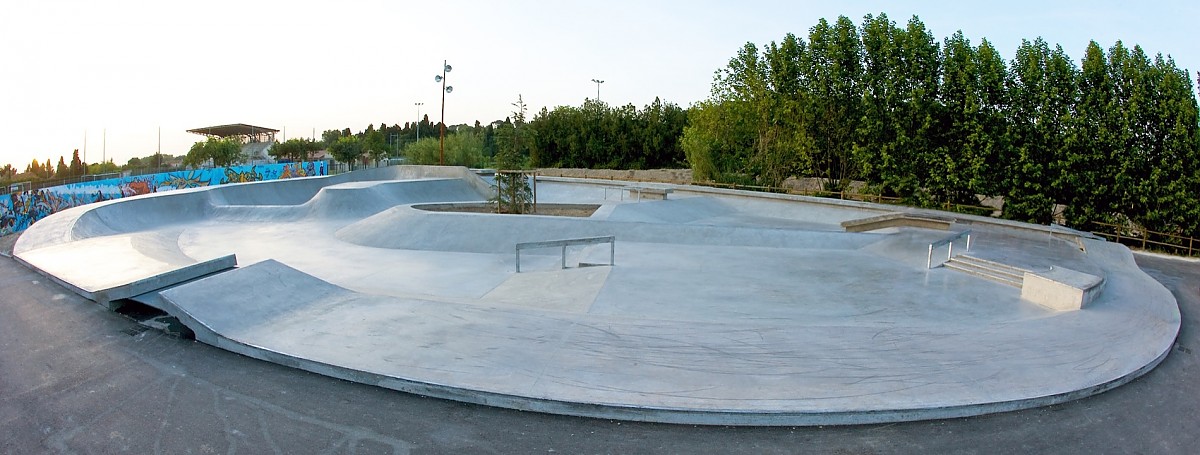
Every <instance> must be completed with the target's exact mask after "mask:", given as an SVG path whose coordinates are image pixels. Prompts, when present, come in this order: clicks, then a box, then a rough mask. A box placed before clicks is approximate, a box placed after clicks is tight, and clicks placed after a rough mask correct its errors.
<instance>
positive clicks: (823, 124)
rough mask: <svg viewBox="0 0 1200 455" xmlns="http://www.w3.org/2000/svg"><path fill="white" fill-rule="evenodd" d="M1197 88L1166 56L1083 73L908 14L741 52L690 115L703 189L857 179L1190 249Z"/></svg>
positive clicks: (1196, 193)
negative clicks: (989, 200)
mask: <svg viewBox="0 0 1200 455" xmlns="http://www.w3.org/2000/svg"><path fill="white" fill-rule="evenodd" d="M1198 127H1200V114H1198V109H1197V102H1196V97H1195V92H1194V91H1193V81H1192V80H1191V79H1190V77H1189V74H1188V73H1187V72H1186V71H1184V70H1181V69H1179V68H1178V67H1176V65H1175V62H1174V61H1173V60H1172V59H1171V58H1169V57H1164V56H1162V55H1161V54H1159V55H1155V56H1154V57H1150V56H1148V55H1147V54H1146V52H1145V51H1144V50H1143V49H1142V48H1141V47H1139V46H1134V47H1133V48H1132V49H1130V48H1128V47H1126V46H1125V45H1124V44H1123V43H1122V42H1120V41H1118V42H1116V43H1115V44H1113V45H1112V46H1110V47H1109V48H1108V49H1107V50H1105V49H1103V48H1101V46H1100V45H1099V44H1098V43H1096V42H1094V41H1093V42H1091V43H1090V44H1089V45H1088V47H1087V50H1086V52H1085V56H1084V58H1083V59H1082V63H1081V64H1080V65H1077V64H1076V63H1075V61H1074V60H1072V59H1071V58H1070V57H1068V56H1067V54H1066V53H1065V52H1064V51H1063V49H1062V47H1061V46H1054V47H1053V48H1052V47H1050V46H1049V45H1048V44H1047V43H1046V42H1045V41H1044V40H1042V39H1040V38H1039V39H1036V40H1033V41H1028V40H1024V41H1022V43H1021V45H1020V46H1019V47H1018V48H1017V50H1016V55H1015V56H1014V58H1013V59H1012V60H1011V61H1009V62H1006V61H1005V60H1004V58H1003V57H1002V56H1001V55H1000V54H999V52H997V51H996V49H995V48H994V47H993V46H992V45H991V43H989V42H988V41H987V40H986V39H983V40H980V42H979V44H978V45H973V44H972V43H971V41H970V40H969V39H967V38H966V37H964V36H963V34H962V32H957V33H955V34H953V35H952V36H950V37H948V38H945V39H943V40H941V41H938V40H936V39H934V37H933V35H932V34H931V33H930V32H929V31H928V30H927V29H926V28H925V26H924V24H923V23H921V21H920V20H919V19H918V18H917V17H915V16H914V17H913V18H911V19H910V20H909V21H908V22H907V24H905V25H904V26H899V25H897V24H896V23H895V22H893V21H891V20H889V19H888V18H887V16H886V15H884V14H881V15H879V16H872V15H868V16H866V17H865V18H864V20H863V22H862V24H859V25H856V24H854V23H853V22H851V21H850V20H849V19H848V18H846V17H844V16H843V17H839V18H838V19H837V21H835V22H834V23H829V22H828V21H826V20H824V19H822V20H820V21H819V22H818V23H817V24H816V25H815V26H813V27H812V28H811V29H810V30H809V33H808V37H807V39H804V38H801V37H797V36H795V35H793V34H788V35H786V36H785V37H784V38H783V39H782V40H781V41H780V42H778V43H776V42H771V43H769V44H768V45H766V46H764V47H763V48H762V49H760V48H759V47H758V46H756V45H755V44H753V43H747V44H746V45H745V46H744V47H742V48H741V49H740V50H738V52H737V55H736V56H734V57H733V58H731V59H730V61H729V63H728V65H727V66H726V67H725V68H722V69H721V70H719V71H718V72H717V74H716V76H715V78H714V82H713V85H712V92H711V95H710V96H709V98H708V99H706V100H704V101H702V102H700V103H698V104H696V105H694V106H693V107H692V108H691V109H690V110H689V112H688V126H687V127H686V128H684V130H683V134H682V137H681V139H680V143H681V145H682V148H683V151H684V152H685V154H686V156H687V160H688V162H689V163H690V165H691V166H692V168H693V171H694V175H695V176H696V178H697V179H701V180H703V179H712V180H717V181H724V182H738V183H755V184H760V185H778V184H780V183H781V182H782V181H783V180H784V179H786V178H788V177H792V176H814V177H820V178H823V179H824V180H825V181H826V182H827V185H828V187H829V189H831V190H837V189H842V188H845V187H846V186H847V185H848V184H849V182H851V181H853V180H863V181H866V182H867V183H868V184H869V185H870V188H872V190H873V191H878V192H880V193H882V194H885V195H891V196H899V197H901V198H903V199H905V200H906V202H908V203H910V204H913V205H918V206H936V205H940V204H944V203H965V204H978V203H979V201H980V199H979V198H980V197H982V196H1000V197H1003V200H1004V210H1003V216H1005V217H1006V218H1010V219H1016V220H1021V221H1030V222H1035V223H1043V224H1045V223H1049V222H1051V221H1052V220H1053V219H1054V217H1055V215H1056V212H1055V207H1056V206H1058V207H1062V208H1063V209H1062V211H1061V213H1058V215H1061V216H1062V217H1063V218H1064V219H1065V221H1066V223H1067V224H1068V225H1071V226H1075V227H1079V228H1088V227H1089V226H1088V225H1089V224H1090V222H1091V221H1108V222H1134V223H1137V224H1138V225H1140V226H1142V227H1144V228H1147V229H1151V230H1156V231H1163V232H1171V233H1181V234H1189V235H1193V234H1196V233H1197V228H1198V227H1200V226H1198V225H1197V223H1198V222H1200V221H1198V220H1200V168H1198V167H1197V166H1196V165H1197V164H1200V163H1197V158H1198V157H1200V135H1198V134H1197V131H1198Z"/></svg>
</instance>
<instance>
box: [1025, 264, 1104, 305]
mask: <svg viewBox="0 0 1200 455" xmlns="http://www.w3.org/2000/svg"><path fill="white" fill-rule="evenodd" d="M1104 281H1105V280H1104V278H1102V277H1098V276H1096V275H1092V274H1089V273H1083V272H1080V271H1076V270H1071V269H1068V268H1066V267H1050V270H1046V271H1039V272H1031V271H1026V272H1025V277H1024V283H1023V284H1022V285H1021V299H1023V300H1026V301H1029V302H1032V303H1036V304H1038V305H1041V306H1044V307H1046V308H1049V309H1052V310H1055V311H1068V310H1080V309H1083V308H1084V307H1086V306H1087V305H1088V304H1090V303H1091V302H1092V301H1093V300H1095V299H1096V297H1097V296H1099V295H1100V291H1101V290H1102V289H1103V288H1104Z"/></svg>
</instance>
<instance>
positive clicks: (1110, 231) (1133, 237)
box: [1092, 221, 1200, 257]
mask: <svg viewBox="0 0 1200 455" xmlns="http://www.w3.org/2000/svg"><path fill="white" fill-rule="evenodd" d="M1092 224H1094V225H1096V226H1098V227H1100V228H1102V229H1101V230H1096V231H1092V233H1093V234H1096V235H1098V236H1101V237H1104V238H1105V239H1108V240H1112V241H1114V242H1117V243H1120V244H1122V245H1125V246H1128V247H1132V248H1138V249H1141V250H1145V251H1161V252H1164V253H1170V254H1175V255H1181V256H1189V257H1190V256H1195V255H1196V253H1198V251H1197V250H1196V247H1200V242H1197V241H1196V239H1194V238H1192V237H1185V236H1182V235H1177V234H1171V233H1168V232H1157V231H1151V230H1147V229H1142V228H1138V227H1136V226H1122V225H1118V224H1110V223H1101V222H1099V221H1093V222H1092Z"/></svg>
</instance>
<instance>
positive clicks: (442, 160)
mask: <svg viewBox="0 0 1200 455" xmlns="http://www.w3.org/2000/svg"><path fill="white" fill-rule="evenodd" d="M447 66H449V62H447V61H446V60H442V131H441V133H440V134H439V135H438V165H439V166H445V165H446V67H447Z"/></svg>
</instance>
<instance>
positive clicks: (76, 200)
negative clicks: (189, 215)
mask: <svg viewBox="0 0 1200 455" xmlns="http://www.w3.org/2000/svg"><path fill="white" fill-rule="evenodd" d="M328 174H329V163H328V162H326V161H312V162H304V163H286V164H283V163H281V164H260V165H252V166H232V167H218V168H212V169H196V170H191V171H178V172H165V173H162V174H149V175H138V176H133V177H121V178H113V179H106V180H96V181H93V182H81V183H71V184H67V185H60V186H53V187H49V188H43V189H40V190H36V191H23V192H18V193H11V194H9V195H7V196H0V235H8V234H12V233H16V232H21V231H24V230H25V229H26V228H28V227H29V225H31V224H33V223H35V222H37V220H40V219H42V218H45V217H47V216H50V214H52V213H55V212H57V211H59V210H65V209H68V208H71V207H76V206H80V205H85V204H91V203H93V202H99V201H107V200H109V199H117V198H123V197H129V196H137V195H140V194H150V193H159V192H163V191H171V190H177V189H182V188H197V187H202V186H213V185H223V184H226V183H241V182H258V181H263V180H278V179H286V178H292V177H309V176H316V175H328Z"/></svg>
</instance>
